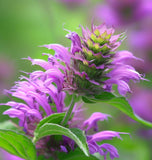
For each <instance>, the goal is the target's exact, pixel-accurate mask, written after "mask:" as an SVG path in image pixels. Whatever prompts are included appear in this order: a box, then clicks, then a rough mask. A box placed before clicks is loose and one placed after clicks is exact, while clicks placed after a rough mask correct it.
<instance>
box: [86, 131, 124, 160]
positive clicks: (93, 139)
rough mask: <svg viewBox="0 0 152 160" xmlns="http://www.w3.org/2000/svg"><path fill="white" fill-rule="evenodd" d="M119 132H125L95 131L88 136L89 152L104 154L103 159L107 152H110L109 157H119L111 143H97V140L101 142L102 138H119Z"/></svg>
mask: <svg viewBox="0 0 152 160" xmlns="http://www.w3.org/2000/svg"><path fill="white" fill-rule="evenodd" d="M120 134H126V133H123V132H122V133H120V132H115V131H101V132H98V133H95V134H94V135H91V136H88V146H89V151H90V153H91V154H94V153H96V152H98V153H100V155H102V156H104V159H105V160H106V156H107V153H108V152H109V153H110V158H111V159H114V158H119V154H118V151H117V149H116V148H115V147H114V146H113V145H110V144H107V143H103V144H102V145H98V144H97V142H101V141H103V140H111V139H112V138H114V137H117V138H119V139H121V137H120ZM103 149H104V150H103Z"/></svg>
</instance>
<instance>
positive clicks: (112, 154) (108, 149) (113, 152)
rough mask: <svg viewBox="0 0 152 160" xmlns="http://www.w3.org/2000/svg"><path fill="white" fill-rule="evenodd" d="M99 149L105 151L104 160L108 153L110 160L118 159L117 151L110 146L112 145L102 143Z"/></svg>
mask: <svg viewBox="0 0 152 160" xmlns="http://www.w3.org/2000/svg"><path fill="white" fill-rule="evenodd" d="M100 148H103V149H105V150H106V151H105V153H104V158H105V160H106V156H107V154H108V152H109V154H110V158H111V159H114V158H119V154H118V151H117V149H116V148H115V147H114V146H112V145H110V144H108V143H104V144H102V145H101V146H100Z"/></svg>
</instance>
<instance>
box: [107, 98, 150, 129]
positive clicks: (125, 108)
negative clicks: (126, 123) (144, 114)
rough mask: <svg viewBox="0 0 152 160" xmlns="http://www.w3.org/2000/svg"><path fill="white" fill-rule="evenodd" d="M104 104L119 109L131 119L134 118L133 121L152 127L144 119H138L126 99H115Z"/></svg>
mask: <svg viewBox="0 0 152 160" xmlns="http://www.w3.org/2000/svg"><path fill="white" fill-rule="evenodd" d="M104 103H107V104H110V105H112V106H114V107H116V108H118V109H119V110H121V111H122V112H123V113H125V114H126V115H128V116H129V117H130V118H132V119H133V120H135V121H138V122H140V123H142V124H144V125H146V126H148V127H152V123H150V122H147V121H145V120H143V119H142V118H140V117H138V116H137V115H135V113H134V112H133V110H132V107H131V106H130V104H129V103H128V101H127V100H126V99H125V98H124V97H116V98H113V99H111V100H109V101H106V102H104Z"/></svg>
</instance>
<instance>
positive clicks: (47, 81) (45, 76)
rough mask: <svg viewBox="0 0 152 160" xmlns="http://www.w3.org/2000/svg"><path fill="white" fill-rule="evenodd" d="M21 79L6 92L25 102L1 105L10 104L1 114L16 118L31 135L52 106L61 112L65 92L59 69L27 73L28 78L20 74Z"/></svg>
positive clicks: (50, 110) (51, 109) (52, 108)
mask: <svg viewBox="0 0 152 160" xmlns="http://www.w3.org/2000/svg"><path fill="white" fill-rule="evenodd" d="M45 67H46V66H45ZM21 79H22V81H18V82H16V85H15V86H14V87H12V89H11V90H9V91H7V93H9V94H11V95H12V96H13V97H16V98H19V99H21V100H23V101H24V102H25V103H24V102H15V101H10V102H8V103H5V104H1V105H8V106H11V107H12V108H10V109H8V110H7V111H5V112H4V113H3V114H8V115H9V116H10V117H11V118H18V119H19V120H20V121H19V125H20V126H21V127H24V130H25V131H26V132H27V134H30V135H31V134H32V132H33V130H34V129H35V127H36V124H37V123H38V122H39V121H40V120H41V119H42V118H44V117H45V116H49V115H50V114H53V113H54V111H53V110H54V108H56V109H55V110H56V111H57V112H59V113H60V112H63V108H64V98H65V93H64V92H63V91H61V90H62V82H63V75H62V73H61V71H60V70H58V69H55V68H50V69H48V70H47V71H46V72H43V71H35V72H33V73H29V78H27V77H24V76H22V77H21ZM53 83H55V84H56V86H57V87H56V86H55V85H54V84H53ZM53 104H55V107H54V105H53Z"/></svg>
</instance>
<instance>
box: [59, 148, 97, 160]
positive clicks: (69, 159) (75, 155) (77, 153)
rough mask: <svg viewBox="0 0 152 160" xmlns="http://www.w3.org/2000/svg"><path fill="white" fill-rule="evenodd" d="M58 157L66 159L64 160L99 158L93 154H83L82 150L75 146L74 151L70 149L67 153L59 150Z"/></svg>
mask: <svg viewBox="0 0 152 160" xmlns="http://www.w3.org/2000/svg"><path fill="white" fill-rule="evenodd" d="M58 158H59V159H66V160H78V159H81V160H99V159H98V158H96V157H95V156H93V155H89V157H87V156H85V155H84V154H83V153H82V151H81V150H80V149H79V148H77V149H75V150H74V151H70V152H69V153H68V154H67V153H64V152H59V153H58Z"/></svg>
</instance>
